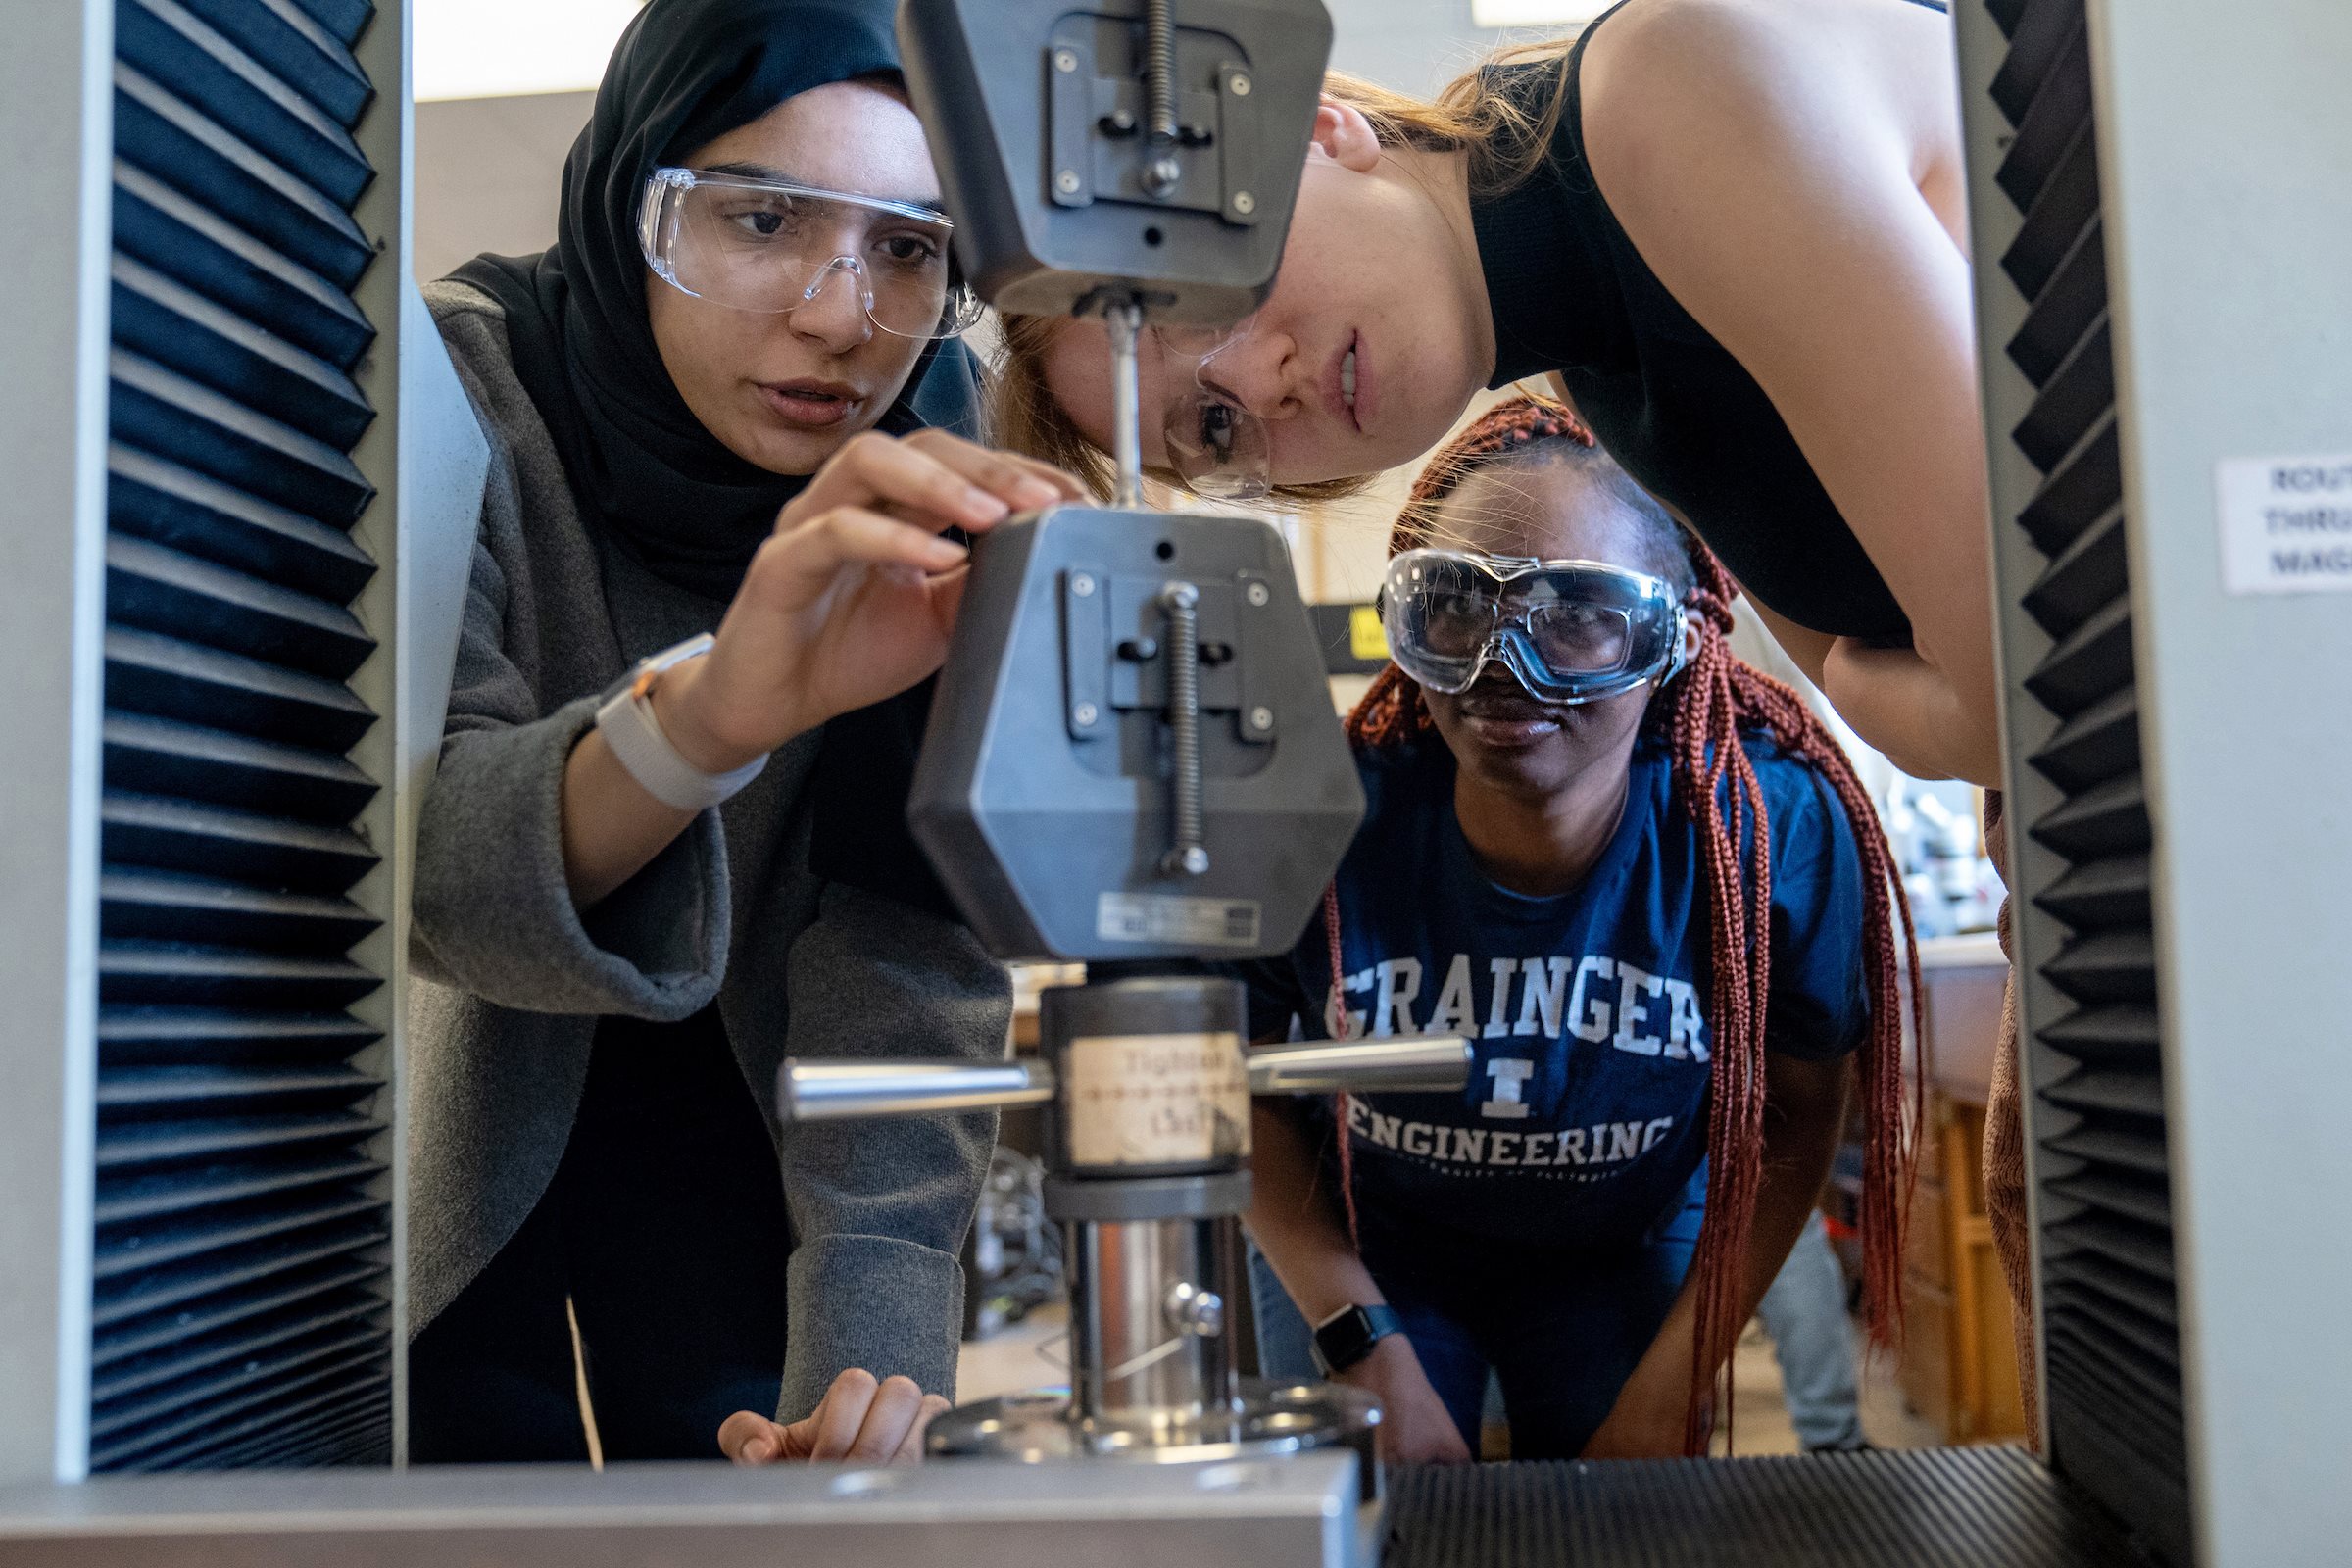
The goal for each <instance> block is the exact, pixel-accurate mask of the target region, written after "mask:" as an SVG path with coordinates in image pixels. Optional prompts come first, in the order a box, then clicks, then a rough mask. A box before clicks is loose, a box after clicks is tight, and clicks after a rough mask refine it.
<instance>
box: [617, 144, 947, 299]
mask: <svg viewBox="0 0 2352 1568" xmlns="http://www.w3.org/2000/svg"><path fill="white" fill-rule="evenodd" d="M954 227H955V225H954V224H952V223H951V222H949V221H948V219H947V217H946V216H945V215H944V214H941V213H937V212H934V211H932V210H931V209H930V208H927V207H917V206H914V205H912V204H910V203H907V202H894V201H890V200H888V199H886V198H884V197H879V196H858V195H854V194H851V193H849V192H845V191H837V190H819V189H817V188H816V187H815V186H812V185H796V184H793V183H790V182H788V181H785V180H774V179H754V178H751V177H749V176H746V175H741V174H717V173H711V172H707V171H704V170H698V169H657V170H655V171H654V172H653V174H652V176H651V177H650V178H648V179H647V180H646V184H645V203H644V206H643V207H642V208H641V209H640V211H639V214H638V223H637V234H638V241H639V244H640V246H641V248H642V249H643V250H644V252H645V264H646V266H648V267H650V268H652V269H653V270H654V271H655V273H656V274H657V275H659V276H660V277H661V278H662V280H663V281H664V282H666V283H668V284H670V285H671V286H673V287H675V288H679V289H683V290H684V291H685V292H687V293H689V294H692V295H694V296H695V297H696V298H698V299H706V300H710V301H711V302H712V303H714V304H718V305H724V306H728V307H730V308H731V309H734V310H738V311H752V312H757V313H760V314H763V315H771V316H773V315H782V314H785V313H787V312H791V311H797V310H799V309H800V308H801V307H802V306H804V305H806V304H808V303H809V301H811V300H813V299H815V298H816V297H817V296H818V295H819V294H820V293H822V292H823V291H824V290H825V289H826V287H828V286H829V285H831V284H832V283H833V281H834V278H835V276H836V274H839V275H840V277H841V281H842V283H843V284H844V285H845V286H847V287H849V288H852V289H855V290H856V291H857V297H858V303H859V305H860V306H862V307H863V309H864V311H865V314H866V317H867V319H870V320H871V321H872V322H873V323H874V325H875V326H877V327H879V328H880V329H881V330H883V331H885V332H889V333H892V334H894V335H896V336H899V337H909V338H936V337H954V336H955V335H956V333H958V332H960V331H962V330H963V329H964V328H966V327H968V326H970V325H971V324H972V323H973V322H974V321H976V320H978V319H980V301H979V299H978V298H977V297H976V296H975V295H974V294H973V293H972V291H971V290H970V289H969V288H967V287H966V286H965V285H964V282H963V279H962V277H961V276H960V275H959V274H958V272H957V270H956V263H955V258H954V256H953V255H952V254H951V253H950V251H949V248H948V238H949V235H950V234H951V233H952V232H953V231H954Z"/></svg>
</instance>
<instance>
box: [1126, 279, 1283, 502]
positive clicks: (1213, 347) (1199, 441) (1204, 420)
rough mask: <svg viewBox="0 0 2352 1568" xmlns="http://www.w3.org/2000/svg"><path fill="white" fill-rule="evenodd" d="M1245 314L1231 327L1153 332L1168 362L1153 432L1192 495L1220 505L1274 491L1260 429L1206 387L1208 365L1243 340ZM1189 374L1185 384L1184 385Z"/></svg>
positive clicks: (1247, 327)
mask: <svg viewBox="0 0 2352 1568" xmlns="http://www.w3.org/2000/svg"><path fill="white" fill-rule="evenodd" d="M1256 325H1257V315H1256V313H1255V312H1251V313H1250V315H1248V316H1245V317H1243V318H1242V319H1240V320H1239V321H1237V322H1235V323H1234V324H1233V325H1231V326H1176V327H1171V326H1160V327H1153V328H1152V337H1153V338H1155V339H1156V340H1157V341H1158V344H1159V351H1160V354H1161V355H1162V356H1163V357H1164V358H1165V359H1166V361H1167V364H1168V374H1167V377H1166V380H1167V385H1168V387H1169V393H1168V400H1167V408H1166V409H1165V411H1163V413H1162V414H1161V417H1160V435H1161V437H1162V439H1163V440H1164V441H1165V442H1166V444H1167V450H1168V466H1169V467H1171V468H1174V469H1175V470H1176V475H1177V477H1178V478H1180V479H1182V480H1183V481H1184V483H1185V487H1186V488H1187V489H1190V490H1191V491H1193V493H1194V494H1196V495H1203V496H1208V497H1211V498H1213V499H1215V500H1219V501H1257V500H1261V499H1263V498H1264V497H1265V496H1266V495H1267V494H1269V493H1270V492H1271V491H1272V490H1273V488H1274V474H1273V463H1272V457H1271V454H1270V452H1269V448H1268V441H1267V436H1266V424H1265V421H1264V420H1263V419H1260V418H1259V417H1257V416H1256V415H1254V414H1251V413H1250V411H1249V410H1248V409H1245V408H1243V407H1242V406H1241V405H1240V404H1238V403H1236V402H1234V401H1233V399H1231V398H1229V397H1227V396H1225V395H1224V394H1223V393H1222V392H1219V391H1217V390H1216V388H1214V387H1213V386H1211V385H1210V384H1209V381H1208V374H1207V369H1208V363H1209V361H1211V360H1212V359H1214V358H1215V357H1216V356H1218V355H1220V354H1222V353H1224V352H1225V351H1226V350H1227V349H1229V348H1232V347H1233V346H1234V345H1235V344H1237V343H1240V342H1242V341H1244V340H1245V339H1247V338H1248V337H1249V336H1250V331H1251V330H1252V329H1253V328H1255V326H1256ZM1188 372H1189V378H1190V381H1191V385H1190V386H1185V385H1184V382H1185V380H1186V378H1187V375H1188Z"/></svg>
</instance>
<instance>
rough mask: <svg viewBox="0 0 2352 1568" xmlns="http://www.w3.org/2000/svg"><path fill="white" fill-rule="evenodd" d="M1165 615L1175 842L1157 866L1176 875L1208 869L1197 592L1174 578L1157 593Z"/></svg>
mask: <svg viewBox="0 0 2352 1568" xmlns="http://www.w3.org/2000/svg"><path fill="white" fill-rule="evenodd" d="M1159 608H1160V609H1161V610H1162V611H1164V612H1165V613H1166V614H1167V617H1168V638H1167V650H1168V734H1169V737H1170V740H1171V742H1172V743H1173V744H1172V746H1171V752H1172V758H1171V760H1172V761H1173V763H1174V767H1173V770H1172V771H1173V777H1172V778H1171V780H1170V800H1171V802H1172V805H1173V808H1174V809H1173V810H1172V812H1171V815H1172V816H1173V817H1174V819H1175V830H1174V834H1173V839H1174V842H1173V843H1171V844H1170V845H1169V846H1168V853H1167V854H1166V855H1164V856H1162V857H1160V861H1159V865H1160V869H1161V870H1163V871H1166V872H1168V873H1170V874H1171V875H1177V876H1201V875H1203V874H1205V873H1206V872H1207V870H1208V849H1207V847H1206V846H1205V845H1203V844H1202V843H1201V837H1202V830H1201V788H1202V786H1201V590H1200V589H1198V588H1196V587H1194V586H1193V585H1192V584H1191V583H1189V582H1172V583H1169V584H1168V585H1167V586H1166V587H1165V588H1162V589H1161V590H1160V591H1159Z"/></svg>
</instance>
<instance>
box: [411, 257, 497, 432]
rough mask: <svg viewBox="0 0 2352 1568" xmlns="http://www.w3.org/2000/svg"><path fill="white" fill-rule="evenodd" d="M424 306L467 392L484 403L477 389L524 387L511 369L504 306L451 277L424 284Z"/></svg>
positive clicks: (491, 296) (461, 278)
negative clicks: (464, 382) (455, 365)
mask: <svg viewBox="0 0 2352 1568" xmlns="http://www.w3.org/2000/svg"><path fill="white" fill-rule="evenodd" d="M420 292H421V293H422V294H423V295H424V305H425V309H426V310H427V311H429V312H431V314H432V318H433V325H434V326H436V327H438V328H439V329H440V332H441V342H442V344H443V345H444V346H445V347H447V348H448V350H449V355H450V358H451V359H452V360H453V361H455V362H456V364H457V367H458V372H459V374H460V375H462V376H464V377H465V378H466V382H467V385H466V390H467V391H468V392H472V393H474V397H475V402H476V403H477V404H478V403H480V402H481V401H482V396H481V392H480V391H479V390H477V388H484V389H486V388H492V387H501V386H512V387H513V389H514V390H515V393H516V394H520V392H521V390H522V383H521V381H520V380H519V379H518V378H517V377H516V376H515V350H514V346H513V344H512V343H511V342H510V341H509V340H508V337H507V308H506V306H505V305H504V304H502V303H500V301H499V299H498V297H497V296H496V295H494V294H491V293H489V292H488V291H487V290H485V289H483V288H482V287H481V286H480V285H478V284H475V283H470V282H467V281H466V279H465V278H463V277H460V276H456V275H454V274H453V275H451V276H449V277H439V278H435V279H434V280H433V281H431V282H430V283H426V284H424V285H423V286H422V288H421V290H420Z"/></svg>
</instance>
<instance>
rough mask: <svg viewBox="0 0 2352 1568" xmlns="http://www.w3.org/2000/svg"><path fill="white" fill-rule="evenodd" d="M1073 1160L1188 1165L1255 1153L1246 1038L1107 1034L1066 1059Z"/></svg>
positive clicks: (1072, 1049)
mask: <svg viewBox="0 0 2352 1568" xmlns="http://www.w3.org/2000/svg"><path fill="white" fill-rule="evenodd" d="M1063 1065H1064V1068H1065V1069H1066V1071H1067V1073H1068V1076H1069V1082H1068V1084H1067V1086H1066V1088H1065V1090H1064V1096H1065V1101H1064V1103H1065V1104H1066V1105H1067V1106H1068V1116H1069V1129H1070V1162H1071V1163H1072V1164H1074V1165H1080V1166H1088V1165H1094V1166H1101V1165H1182V1164H1193V1163H1198V1162H1201V1161H1204V1160H1222V1159H1227V1158H1232V1157H1234V1156H1237V1155H1242V1154H1247V1153H1249V1152H1250V1069H1249V1064H1248V1063H1247V1062H1246V1061H1245V1060H1244V1059H1243V1057H1242V1037H1241V1036H1240V1035H1238V1034H1235V1033H1233V1032H1232V1031H1231V1030H1225V1031H1222V1032H1219V1033H1215V1034H1199V1035H1103V1036H1087V1037H1085V1038H1082V1039H1077V1040H1073V1041H1071V1042H1070V1046H1069V1052H1068V1054H1067V1055H1065V1056H1064V1057H1063Z"/></svg>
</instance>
